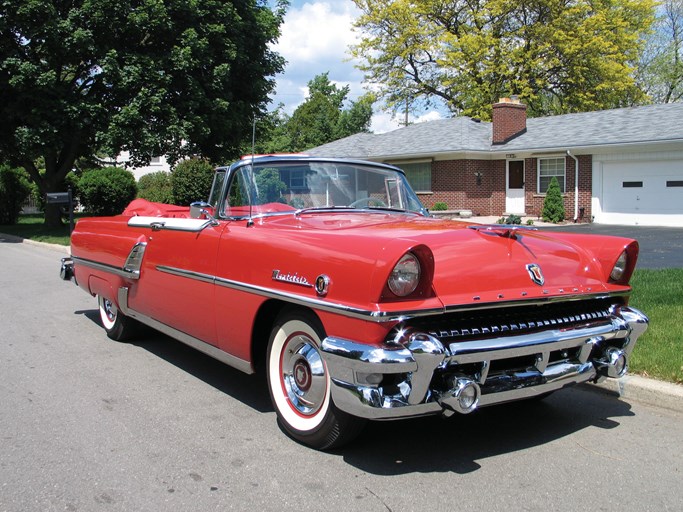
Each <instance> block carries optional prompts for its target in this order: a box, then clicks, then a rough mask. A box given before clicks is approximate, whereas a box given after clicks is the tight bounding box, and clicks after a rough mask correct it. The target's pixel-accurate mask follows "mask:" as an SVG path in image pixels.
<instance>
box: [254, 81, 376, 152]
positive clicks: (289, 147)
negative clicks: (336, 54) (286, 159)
mask: <svg viewBox="0 0 683 512" xmlns="http://www.w3.org/2000/svg"><path fill="white" fill-rule="evenodd" d="M348 94H349V86H348V85H346V86H344V87H341V88H339V87H337V86H336V85H335V84H333V83H331V82H330V79H329V74H328V73H323V74H321V75H317V76H315V77H314V78H313V79H312V80H311V81H309V82H308V97H307V98H306V100H305V101H304V102H303V103H302V104H301V105H299V106H298V107H297V108H296V110H295V111H294V113H293V114H292V116H291V117H288V116H287V115H286V114H285V113H284V112H282V110H281V109H278V110H277V111H276V112H274V113H272V114H271V115H269V116H267V117H266V118H264V119H262V120H259V123H258V125H259V126H258V128H259V135H260V136H261V137H262V140H259V141H257V142H258V148H259V151H258V152H264V153H273V152H298V151H305V150H306V149H309V148H312V147H315V146H320V145H322V144H326V143H328V142H332V141H334V140H337V139H341V138H343V137H348V136H349V135H354V134H356V133H360V132H367V131H368V130H369V128H370V121H371V119H372V105H373V103H374V101H375V98H374V96H373V95H372V94H366V95H364V96H361V97H360V98H359V99H358V101H355V102H354V101H351V102H348V101H347V97H348Z"/></svg>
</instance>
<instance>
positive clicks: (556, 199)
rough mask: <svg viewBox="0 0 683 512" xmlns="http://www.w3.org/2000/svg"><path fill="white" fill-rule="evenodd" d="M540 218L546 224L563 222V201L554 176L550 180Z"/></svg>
mask: <svg viewBox="0 0 683 512" xmlns="http://www.w3.org/2000/svg"><path fill="white" fill-rule="evenodd" d="M541 218H542V219H543V220H544V221H546V222H562V221H563V220H564V199H562V192H560V184H559V183H558V182H557V178H556V177H555V176H553V177H552V179H551V180H550V184H549V185H548V190H547V191H546V193H545V199H544V200H543V211H542V213H541Z"/></svg>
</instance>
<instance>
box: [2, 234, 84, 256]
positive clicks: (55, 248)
mask: <svg viewBox="0 0 683 512" xmlns="http://www.w3.org/2000/svg"><path fill="white" fill-rule="evenodd" d="M3 240H7V241H10V242H14V243H20V244H27V245H35V246H36V247H42V248H44V249H50V250H52V251H57V252H63V253H64V254H66V255H70V254H71V246H70V245H57V244H49V243H47V242H37V241H35V240H29V239H28V238H22V237H20V236H15V235H8V234H6V233H0V242H2V241H3Z"/></svg>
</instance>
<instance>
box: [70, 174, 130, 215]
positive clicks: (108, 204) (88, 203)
mask: <svg viewBox="0 0 683 512" xmlns="http://www.w3.org/2000/svg"><path fill="white" fill-rule="evenodd" d="M78 192H79V199H80V202H81V205H82V206H83V208H84V209H85V211H86V212H87V213H89V214H90V215H118V214H119V213H121V212H122V211H123V210H124V209H125V208H126V206H128V203H130V202H131V201H132V200H133V199H135V196H136V195H137V192H138V190H137V185H136V184H135V177H134V176H133V174H132V173H131V172H130V171H126V170H125V169H121V168H118V167H103V168H101V169H92V170H88V171H85V172H84V173H83V175H82V176H81V178H80V179H79V180H78Z"/></svg>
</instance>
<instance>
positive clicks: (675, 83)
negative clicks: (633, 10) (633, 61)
mask: <svg viewBox="0 0 683 512" xmlns="http://www.w3.org/2000/svg"><path fill="white" fill-rule="evenodd" d="M658 12H659V15H658V16H657V21H656V22H655V25H654V30H653V32H652V34H651V35H650V36H649V37H648V39H647V44H646V49H645V52H644V54H643V58H642V60H641V62H640V67H639V80H640V83H641V86H642V87H643V89H644V90H645V92H647V93H648V94H649V96H650V97H651V98H652V101H654V102H655V103H672V102H675V101H681V99H683V0H664V1H663V2H662V3H661V4H660V8H659V10H658Z"/></svg>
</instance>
